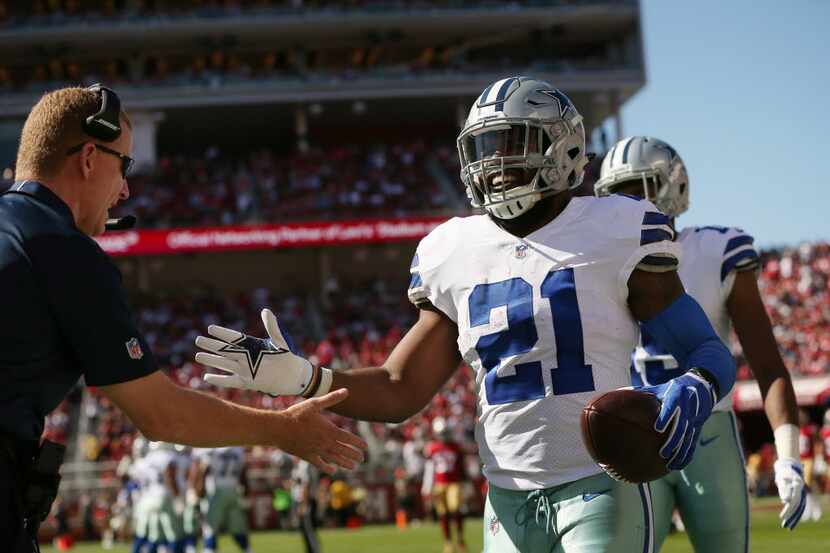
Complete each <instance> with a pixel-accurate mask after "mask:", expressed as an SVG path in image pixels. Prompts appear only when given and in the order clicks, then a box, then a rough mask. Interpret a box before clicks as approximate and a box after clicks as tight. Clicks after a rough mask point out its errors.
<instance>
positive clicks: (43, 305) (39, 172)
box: [0, 85, 366, 553]
mask: <svg viewBox="0 0 830 553" xmlns="http://www.w3.org/2000/svg"><path fill="white" fill-rule="evenodd" d="M131 149H132V130H131V128H130V121H129V119H128V117H127V114H126V113H125V112H124V111H122V110H121V102H120V100H119V98H118V96H117V95H116V94H115V92H113V91H112V90H110V89H108V88H105V87H102V86H100V85H94V86H92V87H90V88H63V89H60V90H56V91H53V92H50V93H48V94H46V95H44V96H43V97H42V98H41V99H40V101H38V103H37V104H36V105H35V106H34V107H33V108H32V111H31V112H30V113H29V116H28V118H27V119H26V122H25V124H24V126H23V130H22V133H21V136H20V145H19V150H18V155H17V164H16V175H15V179H16V180H15V183H14V184H13V185H12V187H11V188H10V189H9V190H8V191H7V192H5V193H3V194H2V195H0V382H2V386H0V544H1V545H0V549H2V550H3V551H9V552H13V553H23V552H26V553H30V552H32V551H37V550H38V545H37V537H36V536H37V528H38V525H39V524H40V521H41V520H43V519H44V518H45V517H46V515H47V514H48V512H49V508H50V506H51V503H52V501H53V499H54V497H55V495H56V493H57V487H58V483H59V480H60V477H59V474H58V467H59V465H60V462H61V460H62V457H63V447H62V446H59V445H57V444H52V443H51V442H46V441H44V442H41V439H40V438H41V433H42V432H43V428H44V418H45V416H46V415H47V414H49V412H50V411H52V410H53V409H54V408H55V407H56V406H57V405H58V404H59V403H60V402H61V401H62V400H63V399H64V397H65V396H66V395H67V394H68V393H69V391H70V389H71V388H73V387H74V386H75V383H76V382H77V381H78V379H79V378H80V377H83V378H84V381H85V383H86V385H88V386H96V387H98V388H99V389H100V391H101V392H102V393H103V394H104V395H105V396H107V397H108V398H109V399H110V400H112V401H113V403H115V404H116V405H117V406H118V407H119V408H120V409H121V410H122V411H123V412H124V413H125V414H126V415H127V416H128V417H129V418H130V419H131V420H132V422H133V423H134V424H135V426H136V427H137V428H138V429H139V430H140V431H141V432H142V433H143V434H144V435H145V436H146V437H147V438H148V439H150V440H154V441H164V442H173V443H179V444H187V445H192V446H195V447H217V446H225V445H253V444H261V445H270V446H276V447H279V448H281V449H283V450H285V451H287V452H289V453H292V454H294V455H296V456H298V457H301V458H304V459H306V460H308V461H309V462H311V463H313V464H315V465H317V466H318V467H320V468H321V469H323V470H324V471H326V472H333V471H334V470H335V468H336V466H341V467H344V468H353V467H354V466H355V465H356V463H357V462H359V461H360V460H361V459H362V458H363V451H362V450H364V449H365V448H366V444H365V443H364V442H363V441H362V440H361V439H360V438H358V437H356V436H354V435H352V434H350V433H348V432H345V431H343V430H341V429H339V428H337V427H336V426H335V425H334V424H332V423H331V422H330V421H329V420H327V419H326V418H324V417H323V416H322V414H321V413H320V411H321V410H322V409H324V408H326V407H329V406H331V405H333V404H335V403H338V402H339V401H342V400H343V399H344V398H345V397H346V393H344V392H345V390H338V391H336V392H333V393H331V394H327V395H324V396H322V397H315V398H312V399H309V400H308V401H304V402H302V403H299V404H296V405H294V406H292V407H290V408H288V409H285V410H283V411H267V410H258V409H251V408H247V407H243V406H240V405H236V404H233V403H230V402H227V401H224V400H221V399H219V398H216V397H213V396H211V395H208V394H204V393H200V392H197V391H193V390H189V389H186V388H181V387H179V386H177V385H175V384H174V383H173V382H172V381H171V380H170V379H169V378H168V377H166V376H165V375H164V374H162V373H161V372H160V371H159V370H158V367H157V366H156V363H155V361H154V359H153V354H152V352H151V351H150V350H149V348H148V347H147V343H146V342H145V341H144V338H143V337H142V335H141V332H140V331H139V330H138V328H137V327H136V324H135V320H134V317H133V316H132V314H131V312H130V308H129V307H128V305H127V301H126V298H125V293H124V290H123V289H122V287H121V275H120V273H119V271H118V269H117V268H116V266H115V265H114V263H113V262H112V261H111V260H110V259H109V257H108V256H107V255H106V254H105V253H104V252H103V250H102V249H101V248H100V247H99V246H98V244H97V243H96V242H95V241H94V240H93V239H92V238H91V237H92V236H95V235H98V234H101V233H102V232H104V230H105V224H106V221H107V217H108V211H109V209H110V208H112V207H113V206H114V205H116V204H117V203H118V202H119V201H121V200H125V199H127V198H128V197H129V189H128V187H127V173H128V171H129V169H130V166H131V165H132V163H133V160H132V158H131V157H130V152H131ZM249 349H250V348H249ZM276 353H281V352H276ZM315 389H316V387H315Z"/></svg>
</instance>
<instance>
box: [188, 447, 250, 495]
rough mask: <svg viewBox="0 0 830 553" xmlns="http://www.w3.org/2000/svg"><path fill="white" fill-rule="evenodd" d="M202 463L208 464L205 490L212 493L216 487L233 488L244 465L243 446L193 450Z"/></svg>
mask: <svg viewBox="0 0 830 553" xmlns="http://www.w3.org/2000/svg"><path fill="white" fill-rule="evenodd" d="M194 455H195V456H198V457H199V458H200V459H201V460H202V463H204V464H206V465H207V466H208V474H207V477H206V478H205V490H206V491H207V492H208V493H210V494H212V493H214V492H215V490H216V489H218V488H235V487H236V486H238V485H239V484H240V481H241V479H242V469H243V468H244V466H245V448H242V447H217V448H212V449H200V450H198V452H197V451H194Z"/></svg>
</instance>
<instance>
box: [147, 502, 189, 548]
mask: <svg viewBox="0 0 830 553" xmlns="http://www.w3.org/2000/svg"><path fill="white" fill-rule="evenodd" d="M147 518H148V530H147V539H148V540H150V542H151V543H168V544H173V543H176V542H177V541H179V540H180V539H182V537H183V536H184V529H183V528H182V520H181V516H179V515H178V514H177V513H176V509H175V506H174V505H173V498H172V497H171V496H169V495H164V496H161V497H150V498H149V505H148V514H147Z"/></svg>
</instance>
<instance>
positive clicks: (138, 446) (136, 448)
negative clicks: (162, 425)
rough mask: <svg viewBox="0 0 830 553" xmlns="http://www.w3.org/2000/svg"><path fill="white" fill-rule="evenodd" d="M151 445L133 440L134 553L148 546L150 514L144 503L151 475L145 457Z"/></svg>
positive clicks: (139, 440) (143, 440)
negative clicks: (147, 469)
mask: <svg viewBox="0 0 830 553" xmlns="http://www.w3.org/2000/svg"><path fill="white" fill-rule="evenodd" d="M149 445H150V444H149V443H148V442H147V440H146V439H145V438H144V437H143V436H141V435H139V436H136V438H135V439H134V440H133V447H132V455H131V457H132V462H131V463H130V468H129V469H128V474H129V477H130V480H132V482H133V484H134V487H133V492H132V498H131V499H132V526H133V546H132V553H141V552H142V551H143V550H144V548H145V546H146V545H147V543H148V541H147V530H148V523H149V520H148V513H147V509H146V504H145V503H144V502H143V501H142V498H143V496H144V492H145V491H146V490H147V488H148V486H149V485H150V480H149V477H148V476H149V473H148V472H147V471H146V470H145V468H146V464H145V462H144V457H145V456H146V455H147V452H148V451H149Z"/></svg>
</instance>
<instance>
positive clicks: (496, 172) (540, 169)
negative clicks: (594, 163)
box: [458, 77, 588, 219]
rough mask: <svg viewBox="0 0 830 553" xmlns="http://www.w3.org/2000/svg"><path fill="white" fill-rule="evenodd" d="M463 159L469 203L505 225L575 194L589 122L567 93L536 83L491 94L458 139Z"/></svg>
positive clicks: (509, 83) (508, 83)
mask: <svg viewBox="0 0 830 553" xmlns="http://www.w3.org/2000/svg"><path fill="white" fill-rule="evenodd" d="M458 155H459V157H460V159H461V180H462V182H463V183H464V185H465V187H466V188H467V196H469V198H470V203H471V204H472V205H473V207H483V208H484V209H486V210H487V211H488V212H489V213H490V214H491V215H493V216H494V217H498V218H499V219H513V218H515V217H518V216H519V215H521V214H523V213H525V212H527V211H528V210H529V209H530V208H531V207H533V205H534V204H535V203H536V202H538V201H539V200H540V199H541V198H543V197H544V196H547V195H550V194H556V193H558V192H562V191H564V190H568V189H571V188H576V187H577V186H579V185H580V183H581V182H582V172H583V170H584V168H585V165H586V164H587V162H588V160H587V158H586V157H585V128H584V127H583V125H582V116H581V115H579V112H577V111H576V108H575V107H574V105H573V103H571V101H570V100H569V99H568V97H567V96H565V95H564V94H563V93H562V92H560V91H559V90H557V89H556V88H554V87H553V86H551V85H550V84H549V83H546V82H544V81H539V80H536V79H533V78H530V77H510V78H507V79H501V80H499V81H496V82H495V83H493V84H491V85H490V86H488V87H487V88H485V89H484V92H482V93H481V95H480V96H479V97H478V98H477V99H476V101H475V103H474V104H473V107H472V109H470V114H469V116H468V117H467V121H466V123H465V124H464V128H463V129H462V130H461V134H460V135H459V136H458Z"/></svg>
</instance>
